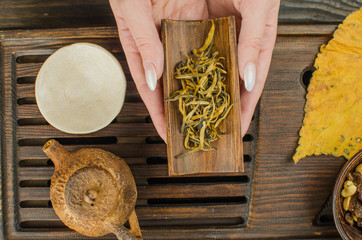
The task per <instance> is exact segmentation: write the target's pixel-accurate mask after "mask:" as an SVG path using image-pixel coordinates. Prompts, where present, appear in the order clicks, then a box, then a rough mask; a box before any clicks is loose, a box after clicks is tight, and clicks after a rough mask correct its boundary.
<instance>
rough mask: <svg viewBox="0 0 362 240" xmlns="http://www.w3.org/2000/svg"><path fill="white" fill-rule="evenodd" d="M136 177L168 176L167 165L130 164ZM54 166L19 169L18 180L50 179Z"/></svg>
mask: <svg viewBox="0 0 362 240" xmlns="http://www.w3.org/2000/svg"><path fill="white" fill-rule="evenodd" d="M130 168H131V171H132V173H133V176H134V177H135V178H152V177H167V166H166V165H134V166H130ZM53 172H54V167H42V168H36V167H28V168H19V169H18V180H19V181H22V180H49V179H50V178H51V176H52V175H53Z"/></svg>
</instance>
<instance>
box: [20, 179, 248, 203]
mask: <svg viewBox="0 0 362 240" xmlns="http://www.w3.org/2000/svg"><path fill="white" fill-rule="evenodd" d="M247 187H248V186H247V184H246V183H229V184H225V183H216V184H187V185H185V184H163V185H149V186H137V192H138V194H137V199H152V198H171V199H172V198H205V197H208V198H209V197H241V196H244V194H243V193H245V190H246V188H247ZM49 194H50V193H49V188H44V187H37V188H34V187H32V188H23V189H22V191H20V192H19V201H29V200H30V201H31V200H44V201H48V200H50V197H49Z"/></svg>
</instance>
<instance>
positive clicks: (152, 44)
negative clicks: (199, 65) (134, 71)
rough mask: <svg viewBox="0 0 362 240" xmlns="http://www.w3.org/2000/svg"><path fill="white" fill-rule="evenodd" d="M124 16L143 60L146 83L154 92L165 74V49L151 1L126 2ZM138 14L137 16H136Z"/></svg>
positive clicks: (130, 0)
mask: <svg viewBox="0 0 362 240" xmlns="http://www.w3.org/2000/svg"><path fill="white" fill-rule="evenodd" d="M124 4H127V6H126V7H124V8H123V11H122V15H123V17H124V20H125V23H126V25H127V26H128V28H129V31H130V33H131V35H132V37H133V40H134V41H135V43H136V46H137V48H138V51H139V53H140V55H141V58H142V63H143V68H144V73H145V78H146V82H147V84H148V86H149V88H150V89H151V90H152V91H154V90H155V88H156V85H157V80H158V79H159V78H160V77H161V75H162V72H163V58H164V56H163V48H162V44H161V41H160V37H159V35H158V31H157V28H156V25H155V22H154V20H153V18H152V4H151V2H150V1H134V0H128V1H124ZM135 13H137V14H135Z"/></svg>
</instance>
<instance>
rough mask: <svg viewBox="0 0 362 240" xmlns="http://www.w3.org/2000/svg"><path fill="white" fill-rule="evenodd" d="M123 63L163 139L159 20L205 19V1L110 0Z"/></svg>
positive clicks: (206, 14)
mask: <svg viewBox="0 0 362 240" xmlns="http://www.w3.org/2000/svg"><path fill="white" fill-rule="evenodd" d="M110 4H111V8H112V11H113V14H114V16H115V19H116V22H117V27H118V34H119V38H120V40H121V43H122V47H123V50H124V53H125V55H126V58H127V62H128V65H129V68H130V71H131V74H132V77H133V80H134V81H135V84H136V86H137V90H138V92H139V93H140V96H141V98H142V100H143V101H144V103H145V105H146V107H147V109H148V111H149V113H150V116H151V118H152V121H153V124H154V125H155V128H156V130H157V132H158V134H159V135H160V136H161V138H162V139H163V140H164V141H166V122H165V113H164V108H163V93H162V84H161V82H162V81H157V80H158V79H160V78H161V75H162V72H163V61H164V54H163V47H162V44H161V41H160V37H159V31H160V27H161V19H163V18H169V19H178V20H200V19H205V18H208V13H207V6H206V1H204V0H188V1H176V0H174V1H167V0H110Z"/></svg>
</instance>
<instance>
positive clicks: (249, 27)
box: [234, 0, 268, 92]
mask: <svg viewBox="0 0 362 240" xmlns="http://www.w3.org/2000/svg"><path fill="white" fill-rule="evenodd" d="M234 5H235V8H236V9H237V10H238V11H239V12H240V14H241V16H242V21H241V29H240V34H239V44H238V60H239V72H240V77H241V78H242V79H243V80H244V85H245V89H246V90H247V91H248V92H250V91H251V90H252V89H253V87H254V84H255V79H256V72H257V71H256V70H257V69H256V67H255V66H256V63H257V60H258V56H259V52H260V49H261V47H262V42H263V36H264V32H265V23H266V18H267V15H268V0H244V1H234Z"/></svg>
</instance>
